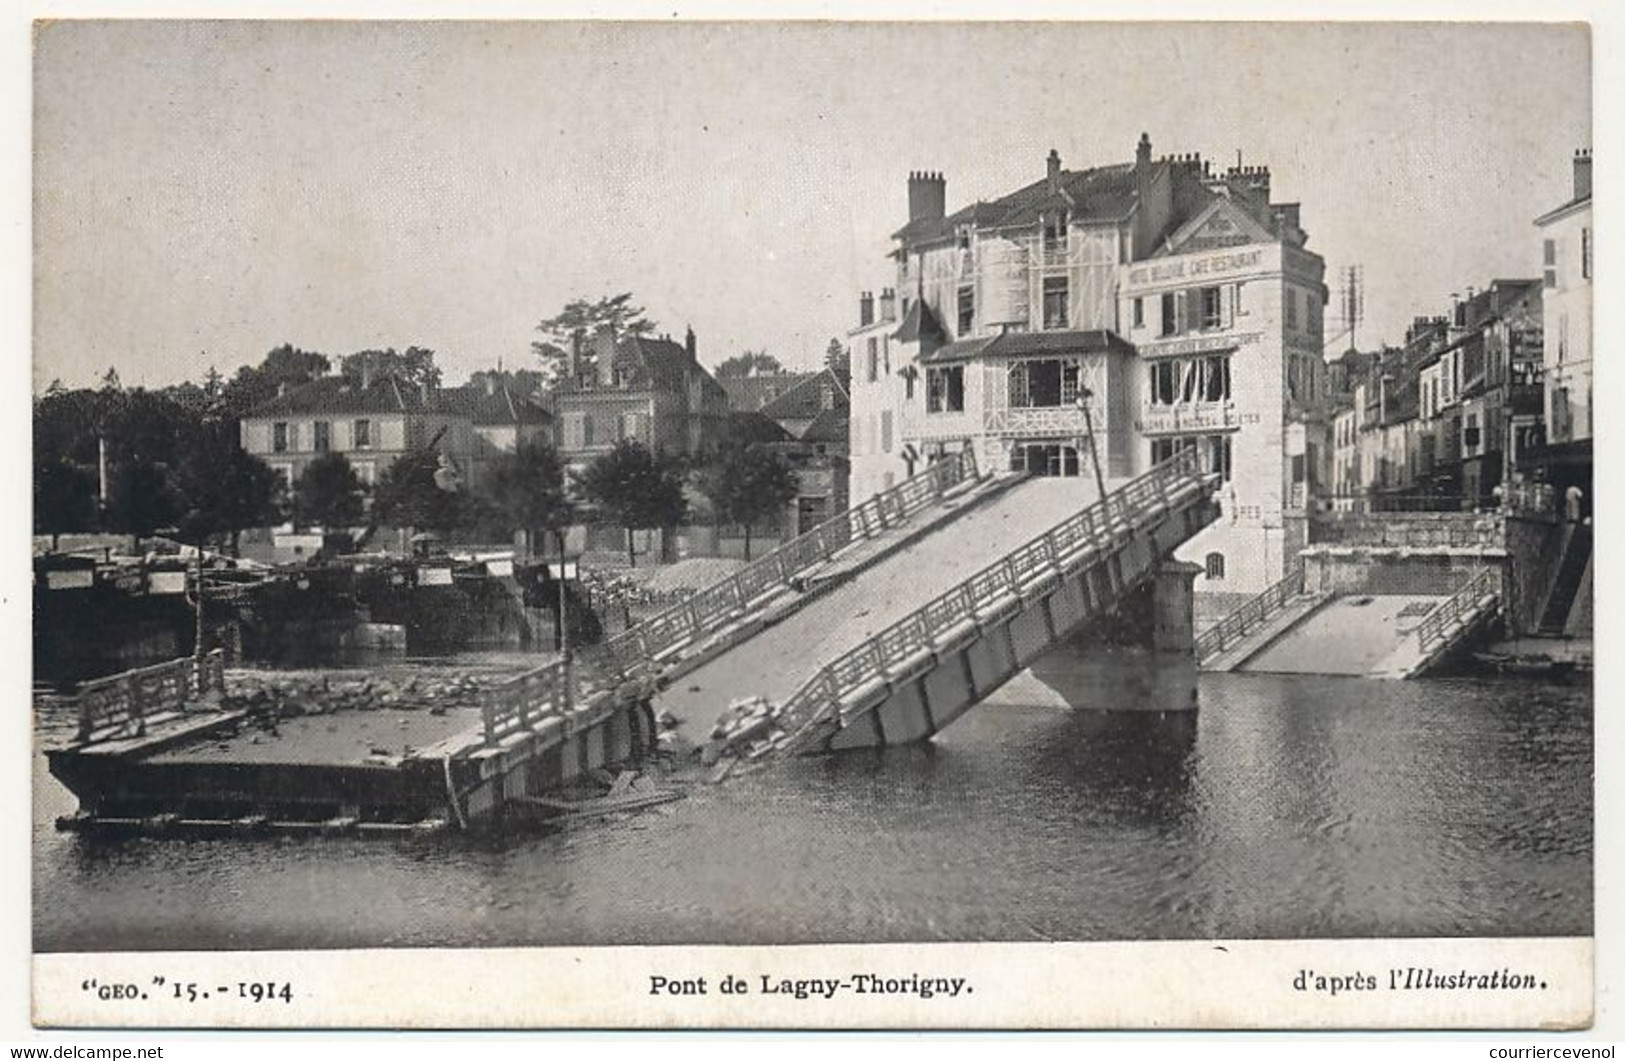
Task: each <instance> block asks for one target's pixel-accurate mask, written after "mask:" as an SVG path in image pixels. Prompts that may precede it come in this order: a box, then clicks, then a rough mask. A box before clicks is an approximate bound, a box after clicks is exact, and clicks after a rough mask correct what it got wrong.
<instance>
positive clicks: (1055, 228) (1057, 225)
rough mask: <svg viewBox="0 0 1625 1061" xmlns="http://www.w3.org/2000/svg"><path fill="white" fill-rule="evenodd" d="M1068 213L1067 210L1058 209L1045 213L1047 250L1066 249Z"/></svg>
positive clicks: (1045, 246)
mask: <svg viewBox="0 0 1625 1061" xmlns="http://www.w3.org/2000/svg"><path fill="white" fill-rule="evenodd" d="M1066 230H1067V215H1066V211H1065V210H1058V211H1056V212H1054V213H1051V214H1046V215H1044V249H1045V250H1046V251H1064V250H1066Z"/></svg>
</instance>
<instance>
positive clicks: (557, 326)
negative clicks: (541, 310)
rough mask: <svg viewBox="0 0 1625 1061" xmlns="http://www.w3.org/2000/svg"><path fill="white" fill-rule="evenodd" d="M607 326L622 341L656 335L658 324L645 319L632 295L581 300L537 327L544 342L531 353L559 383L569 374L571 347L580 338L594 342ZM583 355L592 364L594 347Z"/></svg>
mask: <svg viewBox="0 0 1625 1061" xmlns="http://www.w3.org/2000/svg"><path fill="white" fill-rule="evenodd" d="M605 326H607V327H608V328H609V329H610V331H611V332H612V333H613V334H614V336H615V339H616V340H617V341H619V340H620V339H621V338H623V337H624V336H627V335H645V334H647V333H649V332H652V331H654V328H655V323H654V321H652V320H650V319H649V318H648V317H645V316H644V315H643V307H642V306H637V305H634V304H633V303H632V293H631V292H630V291H625V292H622V293H621V294H619V295H610V296H608V297H606V298H601V299H598V300H597V301H596V302H589V301H588V300H586V299H582V298H578V299H574V300H572V301H570V302H568V303H566V304H565V306H564V309H563V310H561V311H560V312H559V314H558V315H557V316H554V317H549V318H547V319H546V320H544V321H542V322H541V323H540V324H538V325H536V331H537V332H538V333H540V335H541V338H540V339H537V340H535V341H533V342H532V343H531V344H530V348H531V351H532V352H533V353H535V354H536V356H538V357H540V358H541V359H542V368H543V371H545V372H546V373H547V374H548V378H549V379H550V380H553V379H558V378H559V377H560V376H562V375H564V374H565V372H566V371H567V366H568V365H569V359H570V347H571V344H572V343H574V342H576V340H577V338H578V337H580V338H581V339H583V340H586V339H590V338H591V337H592V336H593V335H595V334H596V333H597V331H598V329H599V328H601V327H605ZM582 353H583V357H584V359H585V360H586V361H587V363H589V364H590V363H592V361H593V360H594V355H593V351H592V344H591V343H590V342H586V343H584V344H583V347H582Z"/></svg>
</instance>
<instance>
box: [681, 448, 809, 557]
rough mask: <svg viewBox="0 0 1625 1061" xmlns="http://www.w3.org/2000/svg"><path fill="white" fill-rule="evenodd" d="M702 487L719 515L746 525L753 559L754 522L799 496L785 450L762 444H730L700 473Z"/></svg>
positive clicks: (729, 521) (748, 550) (746, 548)
mask: <svg viewBox="0 0 1625 1061" xmlns="http://www.w3.org/2000/svg"><path fill="white" fill-rule="evenodd" d="M699 487H700V491H701V492H702V493H704V494H705V496H706V497H708V498H710V499H711V504H712V505H713V506H715V508H716V513H717V516H718V517H719V519H721V520H722V521H724V522H727V523H738V524H740V525H742V526H743V527H744V528H745V559H746V560H749V559H750V534H751V526H752V525H753V524H755V523H757V522H759V521H761V520H762V519H764V518H766V517H768V516H772V515H776V514H777V513H779V512H782V511H783V510H784V507H785V506H786V505H788V504H789V503H790V502H791V501H792V500H794V499H795V496H796V490H797V485H796V473H795V471H794V470H793V469H792V468H791V467H790V462H789V461H788V460H786V459H785V458H784V455H783V454H782V453H779V452H778V451H777V450H774V449H770V448H769V447H767V446H762V445H750V446H729V447H726V448H724V449H723V450H721V451H720V452H719V453H718V454H717V455H716V457H715V458H714V459H713V460H712V462H711V463H710V464H708V465H707V466H706V467H705V468H704V469H703V470H702V471H701V473H700V475H699Z"/></svg>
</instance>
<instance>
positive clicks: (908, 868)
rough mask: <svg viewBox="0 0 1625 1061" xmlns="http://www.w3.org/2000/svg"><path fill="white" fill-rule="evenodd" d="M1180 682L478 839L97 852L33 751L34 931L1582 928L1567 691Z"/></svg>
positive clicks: (453, 935) (1051, 935)
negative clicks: (1184, 697)
mask: <svg viewBox="0 0 1625 1061" xmlns="http://www.w3.org/2000/svg"><path fill="white" fill-rule="evenodd" d="M1049 677H1051V678H1053V677H1054V675H1053V674H1051V675H1049ZM1075 678H1076V675H1074V679H1075ZM1198 692H1199V703H1200V708H1199V710H1198V711H1196V712H1194V713H1191V712H1179V713H1168V714H1160V713H1158V712H1155V711H1141V712H1132V711H1129V712H1122V711H1110V712H1103V711H1094V710H1068V709H1067V708H1065V707H1064V706H1058V705H1057V704H1056V703H1055V702H1054V697H1055V695H1056V694H1055V690H1054V688H1053V686H1052V685H1046V684H1045V682H1044V681H1040V680H1038V679H1036V678H1033V677H1032V676H1026V677H1024V678H1022V679H1018V680H1017V681H1015V682H1013V683H1011V685H1009V686H1007V687H1006V688H1005V689H1003V690H1001V691H1000V693H999V694H997V695H996V696H995V697H994V698H993V701H992V702H990V703H988V704H986V705H983V706H982V707H979V708H977V709H975V710H973V711H971V712H970V713H968V714H967V715H966V716H965V717H964V718H963V719H961V720H960V721H959V722H957V723H956V724H955V725H954V726H952V727H951V728H950V729H949V730H948V731H947V732H945V733H944V734H942V735H941V736H940V738H939V739H938V741H937V742H936V743H934V744H930V745H924V746H917V747H904V748H891V749H885V750H881V751H865V752H853V753H849V754H844V755H840V756H834V757H828V758H821V759H809V760H804V761H799V762H795V763H792V764H789V765H787V766H785V767H783V768H779V769H773V770H768V771H764V772H761V773H756V774H752V775H749V776H746V777H743V778H739V779H737V780H734V781H730V782H729V783H727V784H724V785H719V786H711V785H707V784H704V783H703V782H701V783H696V784H692V785H690V786H689V793H690V794H689V798H688V799H686V800H683V801H681V802H678V803H674V804H668V805H664V806H661V807H656V808H652V809H651V810H649V811H647V812H645V813H641V814H638V815H635V816H631V817H628V818H625V819H623V820H619V821H601V822H596V823H593V824H590V825H587V824H583V825H580V826H576V827H572V828H569V829H566V830H563V831H558V832H554V833H548V834H530V835H522V836H513V837H508V838H505V839H502V840H497V841H489V840H480V841H470V840H462V839H450V840H442V841H437V842H435V843H422V842H416V843H392V842H381V843H369V842H364V841H357V840H333V839H330V840H315V841H310V840H301V841H282V842H277V841H269V842H255V843H243V842H240V841H230V840H195V841H184V840H183V841H151V840H130V841H121V842H113V843H103V842H97V841H91V840H87V839H84V838H80V837H77V836H74V835H71V834H61V833H57V832H55V831H54V830H53V829H52V828H51V826H50V822H51V820H52V818H54V816H55V815H56V814H60V813H66V812H67V811H69V810H71V800H70V799H69V798H68V797H67V796H66V794H65V793H63V792H62V790H61V789H60V788H59V787H57V786H56V785H55V782H53V781H52V780H51V779H50V778H49V777H48V775H45V773H44V770H43V764H42V763H41V764H40V767H39V770H38V773H37V784H38V792H39V798H38V799H37V800H36V806H35V820H36V829H35V877H34V897H35V919H36V920H35V925H36V944H37V945H38V946H39V947H41V948H43V949H78V948H109V947H114V948H146V949H167V948H175V947H310V946H351V947H353V946H378V945H386V946H387V945H414V946H424V945H455V946H488V945H505V944H525V945H535V944H581V943H620V944H629V943H655V944H659V943H685V942H711V943H726V942H737V943H750V942H819V941H832V942H838V941H867V940H873V941H903V940H936V939H1009V940H1032V939H1124V938H1128V939H1134V938H1210V937H1224V936H1229V937H1248V936H1277V937H1295V936H1358V935H1420V936H1427V935H1438V934H1464V935H1521V934H1532V935H1543V934H1585V933H1589V932H1590V929H1591V919H1592V892H1591V851H1592V823H1591V812H1592V797H1591V765H1592V739H1591V696H1590V692H1589V690H1588V689H1584V688H1579V687H1545V686H1530V685H1528V684H1524V683H1516V682H1481V681H1467V680H1460V681H1458V680H1451V681H1440V682H1390V683H1371V682H1364V681H1360V680H1356V679H1322V678H1312V677H1303V676H1291V677H1276V676H1269V675H1203V676H1201V678H1200V680H1199V683H1198ZM1130 706H1133V705H1130Z"/></svg>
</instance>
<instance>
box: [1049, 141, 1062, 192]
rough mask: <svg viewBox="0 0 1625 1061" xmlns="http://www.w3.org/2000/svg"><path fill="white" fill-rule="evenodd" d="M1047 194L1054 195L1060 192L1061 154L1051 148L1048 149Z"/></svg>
mask: <svg viewBox="0 0 1625 1061" xmlns="http://www.w3.org/2000/svg"><path fill="white" fill-rule="evenodd" d="M1048 163H1049V169H1048V173H1047V176H1048V177H1049V193H1050V194H1051V195H1055V194H1056V193H1057V192H1059V191H1060V190H1061V153H1060V152H1059V151H1057V150H1055V149H1054V148H1053V147H1052V148H1050V149H1049V159H1048Z"/></svg>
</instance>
